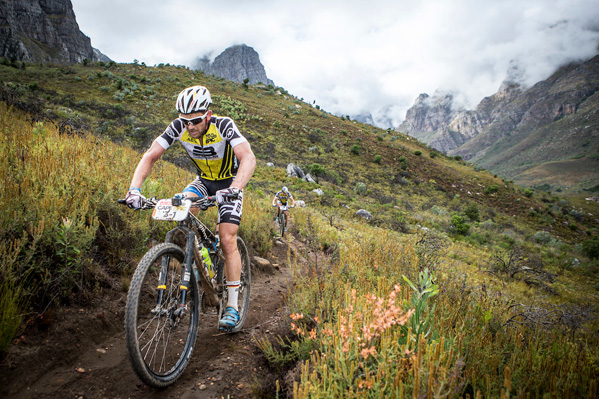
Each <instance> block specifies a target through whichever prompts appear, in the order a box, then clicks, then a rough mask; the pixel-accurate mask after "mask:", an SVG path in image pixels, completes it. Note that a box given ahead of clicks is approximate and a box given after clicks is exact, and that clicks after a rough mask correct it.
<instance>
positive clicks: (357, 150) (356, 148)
mask: <svg viewBox="0 0 599 399" xmlns="http://www.w3.org/2000/svg"><path fill="white" fill-rule="evenodd" d="M349 150H350V151H351V153H352V154H356V155H360V152H361V151H362V147H361V146H359V145H358V144H354V145H352V146H351V147H350V149H349Z"/></svg>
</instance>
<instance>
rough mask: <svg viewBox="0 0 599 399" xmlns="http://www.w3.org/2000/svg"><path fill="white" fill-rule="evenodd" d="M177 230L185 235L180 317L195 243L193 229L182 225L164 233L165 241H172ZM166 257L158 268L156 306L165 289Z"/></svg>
mask: <svg viewBox="0 0 599 399" xmlns="http://www.w3.org/2000/svg"><path fill="white" fill-rule="evenodd" d="M177 230H183V232H184V233H185V236H186V237H187V242H186V245H185V267H184V268H183V269H182V270H181V284H180V285H179V289H180V290H181V299H180V301H179V310H178V313H179V317H182V316H183V314H181V310H183V311H184V309H185V299H186V296H187V290H188V289H189V283H190V281H191V273H192V263H193V247H194V244H195V233H194V232H193V230H191V229H189V228H185V227H183V226H178V227H177V228H174V229H173V230H171V231H169V232H168V233H166V237H165V242H169V243H172V242H173V240H174V236H175V233H176V232H177ZM168 262H169V259H168V258H162V265H161V268H160V275H159V277H158V287H157V289H158V298H157V300H156V302H157V303H156V308H157V309H159V308H160V304H161V303H162V299H163V297H164V292H165V291H166V278H167V273H168Z"/></svg>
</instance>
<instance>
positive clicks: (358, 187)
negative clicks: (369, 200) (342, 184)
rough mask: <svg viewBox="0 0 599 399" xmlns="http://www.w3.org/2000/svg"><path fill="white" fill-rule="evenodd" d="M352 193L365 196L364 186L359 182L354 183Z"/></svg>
mask: <svg viewBox="0 0 599 399" xmlns="http://www.w3.org/2000/svg"><path fill="white" fill-rule="evenodd" d="M354 191H355V192H356V194H366V191H367V189H366V184H364V183H362V182H360V183H356V187H355V188H354Z"/></svg>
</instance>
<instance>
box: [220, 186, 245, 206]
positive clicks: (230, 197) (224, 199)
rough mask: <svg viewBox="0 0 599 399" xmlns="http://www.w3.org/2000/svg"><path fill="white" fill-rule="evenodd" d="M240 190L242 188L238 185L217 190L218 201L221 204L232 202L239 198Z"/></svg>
mask: <svg viewBox="0 0 599 399" xmlns="http://www.w3.org/2000/svg"><path fill="white" fill-rule="evenodd" d="M239 192H240V190H239V189H238V188H237V187H229V188H225V189H222V190H218V191H217V192H216V203H217V204H219V205H221V204H231V203H233V201H235V200H236V199H237V198H238V196H239Z"/></svg>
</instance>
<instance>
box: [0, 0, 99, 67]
mask: <svg viewBox="0 0 599 399" xmlns="http://www.w3.org/2000/svg"><path fill="white" fill-rule="evenodd" d="M0 50H1V52H0V56H2V57H6V58H8V59H13V60H17V61H26V62H33V63H35V62H41V63H47V62H55V63H59V64H65V63H66V64H74V63H77V62H81V61H83V60H84V59H87V60H88V61H104V62H108V61H110V59H109V58H108V57H107V56H105V55H104V54H102V52H100V50H98V49H95V48H93V47H92V46H91V40H90V38H89V37H87V36H85V35H84V34H83V33H82V32H81V31H80V30H79V25H78V24H77V21H76V18H75V13H74V11H73V5H72V3H71V0H32V1H28V2H23V1H15V0H3V1H2V2H1V3H0Z"/></svg>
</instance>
